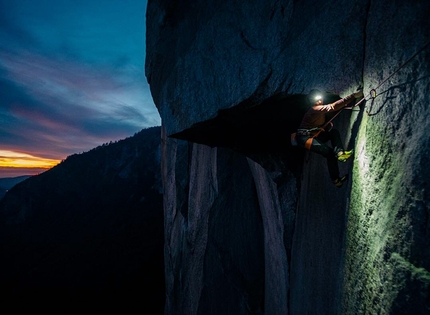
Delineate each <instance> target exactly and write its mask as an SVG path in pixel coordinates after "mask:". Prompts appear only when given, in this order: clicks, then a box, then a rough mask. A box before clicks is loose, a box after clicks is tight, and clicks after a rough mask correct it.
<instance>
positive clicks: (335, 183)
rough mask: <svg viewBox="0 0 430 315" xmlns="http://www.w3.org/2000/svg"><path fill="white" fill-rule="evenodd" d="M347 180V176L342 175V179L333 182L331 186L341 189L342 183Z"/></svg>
mask: <svg viewBox="0 0 430 315" xmlns="http://www.w3.org/2000/svg"><path fill="white" fill-rule="evenodd" d="M347 180H348V174H346V175H343V176H342V177H338V178H336V179H335V180H334V181H333V184H334V185H335V186H336V187H339V188H340V187H342V185H343V183H344V182H345V181H347Z"/></svg>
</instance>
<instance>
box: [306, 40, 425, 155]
mask: <svg viewBox="0 0 430 315" xmlns="http://www.w3.org/2000/svg"><path fill="white" fill-rule="evenodd" d="M429 45H430V41H429V42H427V43H426V44H425V45H424V46H423V47H422V48H421V49H419V50H418V51H417V52H416V53H415V54H413V55H412V56H411V57H410V58H409V59H408V60H406V61H405V62H404V63H403V64H402V65H401V66H400V67H398V68H397V69H396V70H395V71H394V72H393V73H391V74H390V75H389V76H388V77H386V78H385V79H384V80H382V81H381V82H380V83H379V84H378V86H377V87H375V88H373V89H371V90H370V92H369V94H367V96H366V97H363V98H362V99H361V100H359V101H358V102H357V103H356V104H354V105H353V106H352V107H344V108H342V109H340V110H339V111H338V112H337V113H336V114H335V115H334V116H333V117H332V118H331V119H330V120H329V121H327V122H326V123H325V124H324V125H323V126H322V127H321V128H319V130H318V131H317V132H316V133H315V134H314V135H313V136H311V137H310V138H309V139H308V140H307V141H306V143H305V148H306V149H308V150H310V148H311V145H312V141H313V139H314V138H316V137H318V135H319V134H320V133H321V132H322V131H324V130H325V128H326V127H327V126H328V125H330V124H331V125H333V123H332V121H333V120H334V119H335V118H336V117H337V116H338V115H339V114H340V113H341V112H342V111H343V110H344V109H345V108H349V109H351V108H354V107H356V106H358V105H360V104H361V103H362V102H364V101H368V100H369V99H372V103H371V104H370V110H369V111H366V113H367V115H369V116H370V112H371V111H372V108H373V103H374V101H375V98H376V96H377V93H376V90H377V89H378V88H380V87H381V86H382V85H383V84H384V83H385V82H387V81H388V80H389V79H390V78H391V77H393V76H394V75H395V74H396V73H397V72H399V71H400V69H402V68H403V67H404V66H406V65H407V64H408V63H409V62H410V61H411V60H413V59H414V58H415V57H416V56H417V55H418V54H420V53H421V52H422V51H423V50H424V49H426V48H427V46H429Z"/></svg>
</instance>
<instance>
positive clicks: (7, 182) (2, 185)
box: [0, 175, 30, 199]
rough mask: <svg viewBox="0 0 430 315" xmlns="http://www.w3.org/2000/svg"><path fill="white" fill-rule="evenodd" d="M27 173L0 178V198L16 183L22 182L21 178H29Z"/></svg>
mask: <svg viewBox="0 0 430 315" xmlns="http://www.w3.org/2000/svg"><path fill="white" fill-rule="evenodd" d="M29 177H30V176H29V175H23V176H17V177H5V178H0V199H2V198H3V196H4V195H5V194H6V192H7V191H8V190H9V189H11V188H12V187H13V186H15V185H16V184H18V183H20V182H22V181H23V180H25V179H27V178H29Z"/></svg>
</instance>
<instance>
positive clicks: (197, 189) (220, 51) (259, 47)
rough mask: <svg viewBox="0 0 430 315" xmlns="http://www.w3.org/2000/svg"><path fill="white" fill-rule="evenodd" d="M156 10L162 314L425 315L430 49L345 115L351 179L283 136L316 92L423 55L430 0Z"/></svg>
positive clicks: (166, 6) (150, 56) (152, 50)
mask: <svg viewBox="0 0 430 315" xmlns="http://www.w3.org/2000/svg"><path fill="white" fill-rule="evenodd" d="M147 12H148V13H147V59H146V74H147V77H148V80H149V83H150V86H151V92H152V94H153V97H154V101H155V103H156V105H157V107H158V109H159V111H160V114H161V117H162V124H163V129H164V136H163V166H162V167H163V181H164V186H165V194H164V207H165V261H166V290H167V297H166V310H165V312H166V314H169V315H173V314H187V315H193V314H235V315H238V314H293V315H296V314H330V315H333V314H428V313H429V312H430V306H429V285H430V273H429V271H430V256H429V254H430V246H429V245H430V244H429V242H430V241H429V240H430V238H429V220H428V218H429V215H430V213H429V187H428V178H429V175H430V174H429V173H430V168H429V167H428V165H429V157H428V153H429V152H430V142H429V136H428V134H429V133H428V132H429V129H430V124H429V121H430V117H429V110H430V109H429V106H428V103H429V101H430V99H429V95H430V91H429V86H430V84H429V74H430V69H429V62H428V60H430V47H427V49H424V50H423V51H422V52H421V53H420V54H418V55H417V56H416V57H415V58H414V59H413V60H412V61H411V62H410V63H408V64H407V65H406V66H405V67H404V68H402V69H401V70H400V71H399V72H397V73H396V74H395V75H394V76H393V77H392V78H390V80H388V81H387V82H386V83H385V84H384V85H382V86H381V87H380V88H378V90H377V92H378V96H377V98H376V99H375V101H374V104H373V106H371V102H370V101H368V102H367V104H366V108H363V106H361V111H359V112H357V111H354V112H352V111H348V112H347V111H345V112H343V113H342V114H341V115H340V116H339V118H337V119H336V127H337V128H338V129H339V130H341V132H342V134H343V135H344V139H343V140H344V143H345V144H347V146H348V148H355V152H356V154H355V156H354V158H353V159H352V160H351V161H349V162H348V163H346V164H343V165H341V172H343V173H345V172H349V173H350V175H351V176H350V180H349V182H348V183H347V184H346V185H344V187H342V188H341V189H338V188H335V187H333V185H332V184H331V182H330V180H329V178H328V174H327V171H326V165H325V161H324V159H323V158H321V157H320V156H317V155H315V154H308V153H304V152H303V151H301V150H300V149H297V148H292V147H290V146H289V143H288V139H289V133H290V132H291V131H292V130H294V129H295V128H297V124H298V123H299V122H300V117H301V115H302V114H303V112H304V110H306V105H305V103H304V102H305V97H304V96H305V94H306V93H308V92H309V91H310V90H311V89H312V88H319V89H321V90H323V91H331V92H332V93H333V94H332V95H336V94H337V95H340V96H341V97H342V96H345V95H348V94H349V93H351V92H353V91H355V89H356V88H357V87H358V86H360V85H362V86H363V87H364V91H365V94H366V95H367V94H368V93H369V92H370V89H371V88H375V87H377V86H378V83H379V82H382V81H383V80H384V79H385V78H387V77H388V76H389V75H390V74H392V73H393V72H395V71H396V70H397V69H398V67H399V66H400V65H401V64H402V63H403V62H405V61H406V60H407V59H408V58H409V57H410V56H412V55H413V54H414V53H415V52H417V51H419V50H420V49H421V48H422V47H423V46H424V45H425V44H426V43H427V42H428V41H429V38H430V27H429V26H430V25H429V19H428V16H430V4H429V3H428V2H427V1H406V2H392V1H388V0H386V1H379V2H374V1H352V2H351V1H337V2H329V1H327V2H323V3H321V2H315V1H310V0H306V1H270V0H269V1H266V0H265V1H263V0H257V1H238V0H233V1H193V2H192V3H191V2H189V1H169V0H164V1H163V0H154V1H152V0H150V1H149V4H148V11H147ZM370 109H371V115H370V116H367V114H365V110H370ZM356 110H359V108H358V107H357V108H356Z"/></svg>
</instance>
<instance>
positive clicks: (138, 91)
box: [0, 51, 160, 154]
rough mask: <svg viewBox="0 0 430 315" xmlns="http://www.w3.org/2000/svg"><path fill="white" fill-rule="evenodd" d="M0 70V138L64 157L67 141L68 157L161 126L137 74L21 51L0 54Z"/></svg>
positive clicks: (130, 71) (131, 71)
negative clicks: (0, 99)
mask: <svg viewBox="0 0 430 315" xmlns="http://www.w3.org/2000/svg"><path fill="white" fill-rule="evenodd" d="M0 69H2V71H0V76H1V77H0V92H2V93H4V94H5V95H6V97H5V103H2V104H1V109H0V110H1V113H0V115H2V116H3V120H5V122H6V124H5V125H4V126H3V127H0V133H1V132H2V133H4V134H5V133H8V134H9V136H11V135H14V136H15V137H16V139H21V141H18V142H17V143H20V142H21V143H22V144H24V145H27V146H31V143H38V144H39V145H38V147H42V148H43V150H47V149H48V147H51V149H50V150H51V151H52V150H53V149H55V148H58V150H59V153H60V154H64V153H65V152H64V150H65V149H66V148H65V146H66V145H65V142H67V143H68V147H69V148H70V150H69V151H68V154H70V153H75V152H73V151H71V150H72V149H75V150H76V149H78V148H81V149H82V150H83V149H84V148H85V149H87V150H88V149H90V148H92V147H94V146H97V145H99V144H101V143H104V142H106V141H110V140H118V139H121V138H124V137H127V136H130V135H131V134H133V133H134V132H136V131H138V130H140V129H142V128H146V127H150V126H154V125H159V124H160V120H159V116H158V112H157V111H156V109H155V106H154V105H153V103H152V102H148V97H147V96H146V95H145V93H149V92H148V91H145V89H144V88H145V85H147V84H146V82H145V81H142V80H139V77H141V74H140V73H139V69H136V68H133V67H126V68H125V69H115V68H109V67H106V68H103V69H100V68H99V67H96V66H94V65H85V64H81V63H77V62H75V61H73V60H64V59H54V58H50V59H48V58H46V57H44V56H41V55H38V54H34V53H31V52H26V51H24V52H19V53H16V54H11V53H6V52H0ZM145 101H146V102H147V103H145ZM150 101H151V100H150ZM0 117H1V116H0ZM8 122H9V124H8ZM5 126H7V128H8V129H7V130H5ZM9 128H11V129H14V130H13V131H12V130H11V129H9ZM25 140H27V143H25ZM1 142H3V141H2V140H0V148H1V145H3V144H4V143H1ZM41 142H42V143H46V145H42V146H40V143H41ZM76 142H77V143H76ZM48 144H49V145H48ZM66 150H67V149H66ZM82 150H79V151H82ZM45 152H47V151H45ZM45 154H46V153H45Z"/></svg>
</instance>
